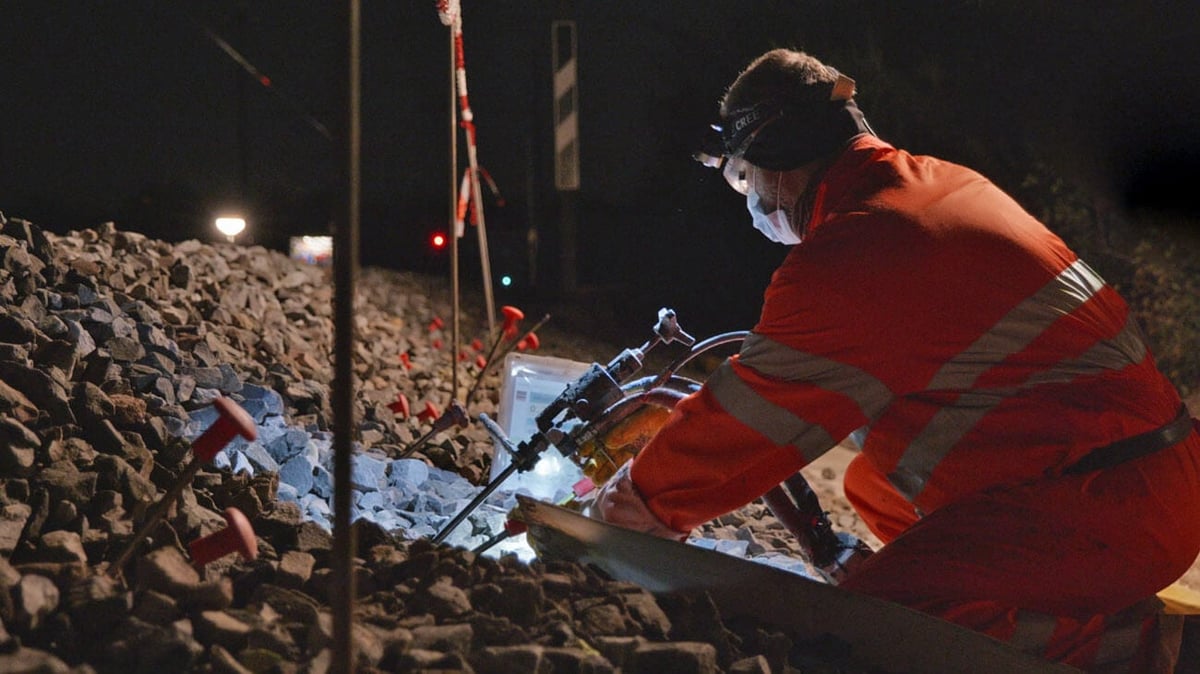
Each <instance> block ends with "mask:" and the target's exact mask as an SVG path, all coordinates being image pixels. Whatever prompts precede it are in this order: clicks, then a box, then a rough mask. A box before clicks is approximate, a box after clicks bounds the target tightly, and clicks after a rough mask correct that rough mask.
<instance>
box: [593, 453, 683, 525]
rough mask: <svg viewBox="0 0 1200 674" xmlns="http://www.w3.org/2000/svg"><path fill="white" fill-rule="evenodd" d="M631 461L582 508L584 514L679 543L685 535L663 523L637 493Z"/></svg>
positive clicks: (618, 470)
mask: <svg viewBox="0 0 1200 674" xmlns="http://www.w3.org/2000/svg"><path fill="white" fill-rule="evenodd" d="M632 465H633V461H627V462H625V464H624V465H623V466H621V467H620V468H619V469H617V472H616V473H615V474H614V475H613V476H612V477H611V478H609V480H608V482H605V483H604V486H603V487H601V488H600V489H599V490H598V491H597V492H596V495H595V497H594V498H593V499H592V502H591V503H590V504H589V505H588V506H587V507H586V508H585V509H584V514H586V515H587V516H588V517H593V518H595V519H598V520H602V521H604V522H608V523H609V524H615V525H617V526H619V527H625V528H626V529H633V530H634V531H640V532H642V533H647V534H652V535H654V536H658V537H660V538H669V539H671V540H675V541H682V540H684V539H686V538H687V533H685V532H679V531H675V530H674V529H672V528H670V527H668V526H667V525H666V524H663V521H662V520H660V519H658V516H656V515H655V514H654V513H653V512H651V511H650V508H649V507H647V506H646V501H645V500H644V499H643V498H642V495H641V494H639V493H638V490H637V487H636V486H634V484H633V479H632V478H631V477H630V476H629V468H630V466H632Z"/></svg>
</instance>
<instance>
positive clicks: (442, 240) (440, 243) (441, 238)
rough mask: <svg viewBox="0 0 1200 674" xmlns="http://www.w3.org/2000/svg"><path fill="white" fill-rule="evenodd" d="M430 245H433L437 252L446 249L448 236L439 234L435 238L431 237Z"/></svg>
mask: <svg viewBox="0 0 1200 674" xmlns="http://www.w3.org/2000/svg"><path fill="white" fill-rule="evenodd" d="M429 243H430V244H432V245H433V247H434V248H436V249H437V250H441V249H443V248H445V247H446V235H445V234H442V233H441V232H437V233H435V234H434V235H433V236H431V237H429Z"/></svg>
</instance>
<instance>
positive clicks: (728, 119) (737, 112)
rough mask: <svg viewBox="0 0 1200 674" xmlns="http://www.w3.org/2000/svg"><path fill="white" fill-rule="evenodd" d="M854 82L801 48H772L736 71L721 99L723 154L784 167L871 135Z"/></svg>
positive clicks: (774, 167)
mask: <svg viewBox="0 0 1200 674" xmlns="http://www.w3.org/2000/svg"><path fill="white" fill-rule="evenodd" d="M853 96H854V81H853V80H851V79H850V78H848V77H845V76H844V75H842V74H841V73H839V72H838V71H837V70H836V69H834V68H832V67H830V66H827V65H825V64H823V63H821V62H820V61H818V60H817V59H815V58H813V57H812V56H809V55H808V54H805V53H804V52H798V51H793V50H791V49H773V50H771V51H769V52H767V53H765V54H763V55H762V56H759V57H758V58H756V59H754V61H753V62H752V63H751V64H750V65H749V66H748V67H747V68H746V69H745V70H744V71H742V74H741V75H738V77H737V79H736V80H734V82H733V84H732V85H731V86H730V87H729V90H728V91H727V92H726V93H725V96H724V99H723V100H722V101H721V124H720V127H721V129H722V140H723V142H724V144H725V148H724V149H725V152H726V153H727V154H733V153H737V152H741V153H742V156H743V157H744V158H745V160H746V161H748V162H750V163H751V164H754V165H755V166H759V167H761V168H765V169H771V170H775V171H788V170H791V169H794V168H797V167H799V166H803V165H804V164H806V163H808V162H811V161H814V160H816V159H820V158H822V157H828V156H832V155H833V154H834V153H835V152H837V151H838V150H839V149H841V148H843V147H845V145H846V143H847V142H849V141H850V140H851V139H852V138H854V137H855V136H858V135H860V134H864V133H868V134H873V133H874V132H873V131H872V130H871V127H870V125H869V124H867V120H866V118H865V117H863V114H862V111H861V110H859V109H858V105H857V104H856V103H855V102H854V98H853Z"/></svg>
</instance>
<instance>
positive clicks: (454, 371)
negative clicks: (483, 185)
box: [447, 25, 459, 400]
mask: <svg viewBox="0 0 1200 674" xmlns="http://www.w3.org/2000/svg"><path fill="white" fill-rule="evenodd" d="M447 35H448V36H449V37H450V231H451V234H450V294H451V295H452V296H453V300H452V301H453V302H454V307H453V310H452V311H451V314H452V316H451V318H450V332H451V335H450V341H451V345H450V399H451V400H458V318H459V307H458V295H459V289H458V109H457V104H458V99H457V95H456V94H455V85H454V79H455V73H456V71H457V68H458V63H457V50H456V49H455V36H454V26H453V25H451V26H450V30H449V31H448V32H447Z"/></svg>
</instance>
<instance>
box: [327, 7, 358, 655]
mask: <svg viewBox="0 0 1200 674" xmlns="http://www.w3.org/2000/svg"><path fill="white" fill-rule="evenodd" d="M361 9H362V8H361V4H360V0H349V5H348V7H347V13H348V16H347V19H348V21H347V23H348V26H347V30H348V35H347V38H348V39H347V42H348V44H347V50H346V59H347V63H346V66H347V67H346V76H347V87H346V112H347V116H346V136H345V141H346V148H345V149H346V157H345V159H346V164H345V168H346V203H345V206H346V211H345V213H344V214H343V217H344V222H343V223H342V226H340V227H335V228H334V235H335V236H334V249H333V250H334V256H333V275H334V347H333V353H334V362H333V364H334V373H333V392H332V400H331V405H332V408H333V432H334V436H333V576H334V579H335V580H336V587H337V588H338V591H337V592H331V593H330V598H329V599H330V604H331V605H332V608H333V661H332V663H331V665H332V666H331V670H332V671H333V672H335V674H351V673H352V672H353V671H354V642H353V639H352V638H351V632H352V629H353V621H354V593H355V588H354V570H353V568H352V567H351V565H352V564H353V556H354V548H355V545H354V530H353V529H351V527H350V496H351V494H350V488H351V486H350V468H351V453H352V452H353V450H354V446H353V444H352V442H351V441H352V434H353V432H354V367H353V362H352V361H353V358H354V337H355V335H354V296H355V283H356V281H357V279H358V229H359V209H360V202H359V197H360V187H361V182H360V181H361V178H362V176H361V173H360V169H361V152H360V149H361V141H362V138H361V130H360V113H361V108H360V105H359V103H360V98H361V94H362V91H361V86H360V85H361V81H360V80H361V74H362V73H361V67H360V66H361V49H360V48H361V44H360V34H361V27H362V15H361Z"/></svg>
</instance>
